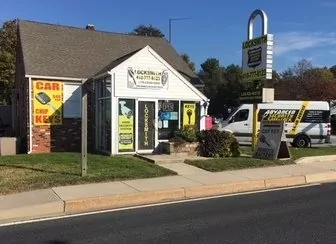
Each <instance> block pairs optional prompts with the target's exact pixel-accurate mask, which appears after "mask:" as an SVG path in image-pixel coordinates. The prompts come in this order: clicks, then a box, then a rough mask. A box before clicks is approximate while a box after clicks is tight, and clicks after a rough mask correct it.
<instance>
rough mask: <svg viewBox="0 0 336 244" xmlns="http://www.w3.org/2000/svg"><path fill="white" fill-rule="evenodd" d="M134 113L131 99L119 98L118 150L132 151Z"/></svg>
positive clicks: (133, 103) (133, 104)
mask: <svg viewBox="0 0 336 244" xmlns="http://www.w3.org/2000/svg"><path fill="white" fill-rule="evenodd" d="M134 114H135V101H134V100H133V99H119V119H118V120H119V123H118V124H119V125H118V127H119V152H133V151H135V148H134V134H135V133H134V119H135V118H134Z"/></svg>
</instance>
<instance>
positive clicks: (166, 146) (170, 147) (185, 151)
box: [160, 142, 198, 156]
mask: <svg viewBox="0 0 336 244" xmlns="http://www.w3.org/2000/svg"><path fill="white" fill-rule="evenodd" d="M160 144H161V145H160V147H161V152H162V153H164V154H169V155H191V156H197V155H198V153H197V146H198V142H193V143H189V142H186V143H183V144H180V143H175V142H161V143H160Z"/></svg>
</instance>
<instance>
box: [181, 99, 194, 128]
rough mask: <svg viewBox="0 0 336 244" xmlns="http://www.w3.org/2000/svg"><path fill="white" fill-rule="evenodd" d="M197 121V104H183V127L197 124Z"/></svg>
mask: <svg viewBox="0 0 336 244" xmlns="http://www.w3.org/2000/svg"><path fill="white" fill-rule="evenodd" d="M195 122H196V104H195V103H184V104H183V127H184V126H187V125H195Z"/></svg>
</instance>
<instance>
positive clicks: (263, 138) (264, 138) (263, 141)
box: [259, 135, 271, 147]
mask: <svg viewBox="0 0 336 244" xmlns="http://www.w3.org/2000/svg"><path fill="white" fill-rule="evenodd" d="M259 140H260V141H261V142H262V143H265V144H266V145H267V146H269V147H270V146H271V145H270V144H269V143H268V142H267V141H266V137H265V136H264V135H261V136H260V139H259Z"/></svg>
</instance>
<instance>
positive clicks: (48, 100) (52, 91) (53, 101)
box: [33, 80, 63, 125]
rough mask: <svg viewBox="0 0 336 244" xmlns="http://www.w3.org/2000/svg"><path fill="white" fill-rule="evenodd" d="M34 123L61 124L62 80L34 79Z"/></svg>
mask: <svg viewBox="0 0 336 244" xmlns="http://www.w3.org/2000/svg"><path fill="white" fill-rule="evenodd" d="M33 86H34V87H33V92H34V125H61V124H62V119H63V82H59V81H46V80H34V82H33Z"/></svg>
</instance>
